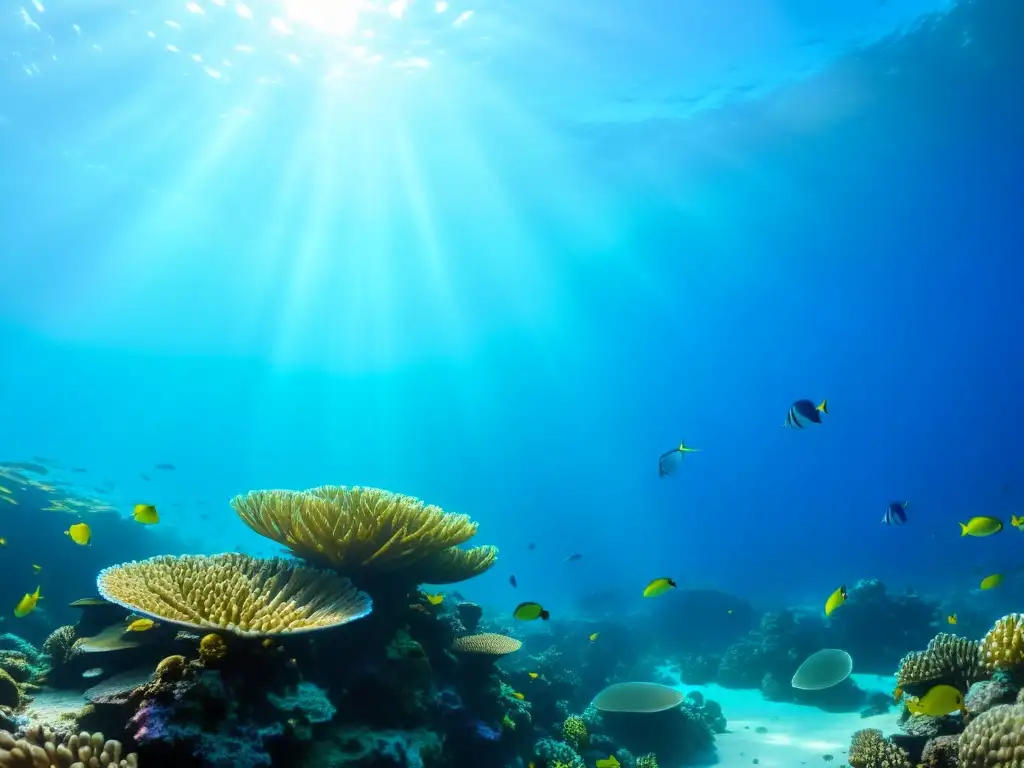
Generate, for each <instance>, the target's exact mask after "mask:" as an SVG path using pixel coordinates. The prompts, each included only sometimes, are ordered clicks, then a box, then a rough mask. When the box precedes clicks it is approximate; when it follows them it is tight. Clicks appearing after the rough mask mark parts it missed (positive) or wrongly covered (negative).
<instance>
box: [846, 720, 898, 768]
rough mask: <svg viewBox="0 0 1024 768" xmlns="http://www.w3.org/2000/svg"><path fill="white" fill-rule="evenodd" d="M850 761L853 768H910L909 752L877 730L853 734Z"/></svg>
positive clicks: (871, 729) (866, 729) (869, 729)
mask: <svg viewBox="0 0 1024 768" xmlns="http://www.w3.org/2000/svg"><path fill="white" fill-rule="evenodd" d="M849 760H850V766H851V768H910V757H909V755H908V754H907V752H906V751H905V750H903V749H901V748H900V747H897V746H896V745H895V744H893V743H892V742H891V741H889V740H888V739H887V738H885V737H884V736H883V735H882V732H881V731H879V730H877V729H876V728H865V729H864V730H861V731H857V732H856V733H855V734H853V741H852V742H851V743H850V753H849Z"/></svg>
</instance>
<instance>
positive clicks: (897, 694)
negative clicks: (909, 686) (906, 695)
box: [892, 686, 903, 704]
mask: <svg viewBox="0 0 1024 768" xmlns="http://www.w3.org/2000/svg"><path fill="white" fill-rule="evenodd" d="M902 698H903V689H902V688H900V687H899V686H896V687H895V688H893V689H892V700H893V701H894V702H896V703H897V704H899V703H900V700H901V699H902Z"/></svg>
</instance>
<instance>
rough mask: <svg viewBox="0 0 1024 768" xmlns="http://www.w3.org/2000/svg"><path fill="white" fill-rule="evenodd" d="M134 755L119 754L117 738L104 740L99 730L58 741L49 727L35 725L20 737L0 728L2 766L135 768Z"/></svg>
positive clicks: (25, 767)
mask: <svg viewBox="0 0 1024 768" xmlns="http://www.w3.org/2000/svg"><path fill="white" fill-rule="evenodd" d="M138 765H139V761H138V757H137V756H136V755H135V754H134V753H133V754H129V755H123V748H122V746H121V742H119V741H105V740H104V738H103V734H102V733H93V734H89V733H86V732H84V731H83V732H82V733H80V734H77V735H75V734H70V735H69V736H67V737H66V738H65V739H64V740H63V741H60V742H58V741H57V739H56V738H55V736H54V734H53V732H52V731H50V730H46V729H42V728H39V727H36V726H33V727H32V728H29V729H28V732H27V733H26V734H25V738H24V739H15V738H14V737H13V736H12V735H11V734H9V733H8V732H7V731H0V767H2V768H101V767H102V768H108V766H109V768H115V767H116V768H138Z"/></svg>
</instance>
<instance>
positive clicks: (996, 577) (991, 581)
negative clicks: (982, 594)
mask: <svg viewBox="0 0 1024 768" xmlns="http://www.w3.org/2000/svg"><path fill="white" fill-rule="evenodd" d="M1002 583H1003V574H1001V573H993V574H992V575H991V576H986V577H985V578H984V579H982V580H981V584H979V585H978V587H979V588H980V589H995V588H996V587H998V586H999V585H1000V584H1002Z"/></svg>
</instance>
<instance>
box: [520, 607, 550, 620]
mask: <svg viewBox="0 0 1024 768" xmlns="http://www.w3.org/2000/svg"><path fill="white" fill-rule="evenodd" d="M512 618H514V619H519V620H520V621H536V620H537V619H541V620H543V621H547V620H548V619H550V618H551V614H550V613H548V612H547V611H545V610H544V606H542V605H541V604H540V603H520V604H519V605H517V606H516V609H515V610H514V611H512Z"/></svg>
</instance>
